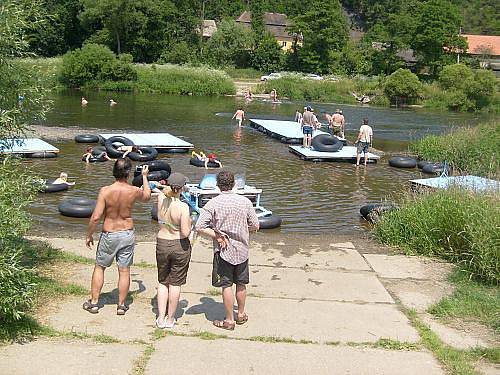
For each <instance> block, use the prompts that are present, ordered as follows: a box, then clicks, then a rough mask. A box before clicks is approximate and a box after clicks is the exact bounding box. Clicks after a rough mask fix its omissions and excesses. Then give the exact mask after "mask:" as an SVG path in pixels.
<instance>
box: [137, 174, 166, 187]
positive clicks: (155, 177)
mask: <svg viewBox="0 0 500 375" xmlns="http://www.w3.org/2000/svg"><path fill="white" fill-rule="evenodd" d="M168 176H170V172H169V171H153V172H149V173H148V181H161V180H166V179H167V178H168ZM132 185H134V186H137V187H141V186H142V174H138V175H137V176H135V177H134V179H133V180H132Z"/></svg>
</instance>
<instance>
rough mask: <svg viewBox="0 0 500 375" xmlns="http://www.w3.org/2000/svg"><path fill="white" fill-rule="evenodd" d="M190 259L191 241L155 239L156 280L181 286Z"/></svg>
mask: <svg viewBox="0 0 500 375" xmlns="http://www.w3.org/2000/svg"><path fill="white" fill-rule="evenodd" d="M190 260H191V242H190V241H189V239H188V238H183V239H181V240H165V239H163V238H157V240H156V265H157V267H158V282H159V283H160V284H163V285H166V286H168V285H173V286H181V285H184V284H186V278H187V272H188V269H189V261H190Z"/></svg>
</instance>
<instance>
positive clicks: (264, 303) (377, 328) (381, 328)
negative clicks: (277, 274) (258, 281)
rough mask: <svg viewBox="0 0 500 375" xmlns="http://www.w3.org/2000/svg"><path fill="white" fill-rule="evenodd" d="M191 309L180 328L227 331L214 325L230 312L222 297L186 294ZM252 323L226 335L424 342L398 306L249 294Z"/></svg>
mask: <svg viewBox="0 0 500 375" xmlns="http://www.w3.org/2000/svg"><path fill="white" fill-rule="evenodd" d="M181 298H182V300H183V302H184V304H185V306H186V307H185V308H180V309H179V311H178V313H177V316H178V317H179V319H178V322H177V323H178V324H177V326H176V327H175V331H176V332H182V333H198V332H201V331H209V332H212V333H214V334H221V330H220V329H219V328H216V327H214V326H213V325H212V321H214V320H215V319H223V318H224V316H225V311H224V306H223V304H222V297H221V296H199V295H195V294H188V293H183V294H182V297H181ZM246 309H247V313H248V315H249V317H250V319H249V322H248V323H247V324H244V325H241V326H237V327H236V329H235V330H234V331H227V332H226V331H225V332H223V334H226V335H228V336H229V337H235V338H250V337H255V336H267V337H269V336H274V337H283V338H292V339H294V340H297V341H300V340H309V341H313V342H323V343H324V342H337V341H339V342H343V343H347V342H357V343H361V342H375V341H377V340H379V339H381V338H390V339H393V340H399V341H406V342H418V341H420V338H419V336H418V333H417V332H416V331H415V329H414V328H413V327H411V325H410V323H409V321H408V319H407V318H406V317H405V315H404V314H403V313H401V312H400V311H399V310H398V309H397V307H396V306H395V305H382V304H377V305H373V304H365V305H360V304H355V303H341V302H323V301H321V302H320V301H297V300H284V299H269V298H252V297H249V298H248V299H247V303H246Z"/></svg>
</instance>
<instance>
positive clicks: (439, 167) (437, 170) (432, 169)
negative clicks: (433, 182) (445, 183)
mask: <svg viewBox="0 0 500 375" xmlns="http://www.w3.org/2000/svg"><path fill="white" fill-rule="evenodd" d="M444 170H445V167H444V164H443V163H428V164H426V165H424V166H423V167H422V172H423V173H427V174H441V173H443V172H444ZM446 171H447V172H449V169H448V168H447V169H446Z"/></svg>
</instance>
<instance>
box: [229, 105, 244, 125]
mask: <svg viewBox="0 0 500 375" xmlns="http://www.w3.org/2000/svg"><path fill="white" fill-rule="evenodd" d="M234 119H236V121H238V127H240V128H241V124H242V123H243V120H244V119H245V111H243V108H241V107H240V108H238V110H237V111H236V112H235V113H234V115H233V118H232V119H231V120H234Z"/></svg>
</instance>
